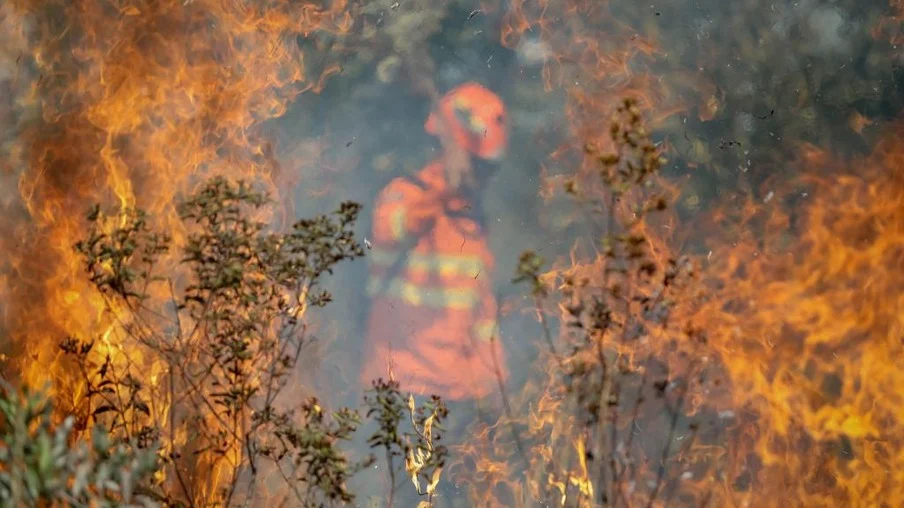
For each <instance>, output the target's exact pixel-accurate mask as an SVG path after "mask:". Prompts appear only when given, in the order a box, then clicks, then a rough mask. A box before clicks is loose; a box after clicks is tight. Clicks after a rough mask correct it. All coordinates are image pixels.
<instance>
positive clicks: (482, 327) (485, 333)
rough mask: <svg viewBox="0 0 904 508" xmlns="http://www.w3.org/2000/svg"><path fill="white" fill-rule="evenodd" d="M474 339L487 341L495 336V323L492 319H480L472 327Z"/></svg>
mask: <svg viewBox="0 0 904 508" xmlns="http://www.w3.org/2000/svg"><path fill="white" fill-rule="evenodd" d="M471 330H472V333H473V334H474V338H475V339H477V340H480V341H488V340H490V339H492V338H493V336H494V335H495V334H496V321H495V320H493V319H481V320H479V321H477V322H476V323H474V326H473V327H472V329H471Z"/></svg>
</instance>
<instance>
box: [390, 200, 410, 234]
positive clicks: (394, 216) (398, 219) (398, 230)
mask: <svg viewBox="0 0 904 508" xmlns="http://www.w3.org/2000/svg"><path fill="white" fill-rule="evenodd" d="M389 233H390V234H391V235H392V239H393V240H401V239H403V238H405V233H406V231H405V207H404V206H401V205H400V206H397V207H396V208H395V209H394V210H393V211H392V213H391V214H390V215H389Z"/></svg>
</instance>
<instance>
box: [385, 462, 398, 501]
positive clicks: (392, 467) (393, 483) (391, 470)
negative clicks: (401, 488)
mask: <svg viewBox="0 0 904 508" xmlns="http://www.w3.org/2000/svg"><path fill="white" fill-rule="evenodd" d="M386 464H387V466H388V469H389V508H392V507H393V506H394V502H395V490H396V475H395V465H394V464H393V461H392V450H391V449H389V448H386Z"/></svg>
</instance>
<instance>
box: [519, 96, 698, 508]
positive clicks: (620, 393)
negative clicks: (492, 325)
mask: <svg viewBox="0 0 904 508" xmlns="http://www.w3.org/2000/svg"><path fill="white" fill-rule="evenodd" d="M608 138H609V139H608V140H607V141H609V142H610V143H609V144H608V145H607V146H611V147H612V148H611V151H607V152H605V153H600V151H599V150H598V149H597V148H596V147H592V146H588V147H587V150H586V152H587V154H588V156H590V157H591V159H592V160H593V164H594V166H595V170H594V171H593V172H592V173H591V174H590V175H589V178H583V179H581V178H579V177H578V178H574V179H571V180H569V181H567V182H566V184H565V188H566V191H567V192H568V193H569V194H572V195H573V196H574V197H575V198H576V199H577V201H578V203H579V204H580V205H581V206H582V207H586V208H587V209H588V210H589V212H590V213H591V215H592V216H594V217H598V218H600V219H601V220H600V221H599V222H600V223H603V224H604V225H605V228H606V229H605V231H603V232H602V233H600V236H599V237H597V238H594V239H593V240H594V243H596V244H597V245H598V246H599V248H598V250H597V255H596V258H595V259H592V260H591V261H589V262H587V263H586V264H579V265H576V266H574V267H569V268H568V269H564V270H552V271H551V272H546V271H545V270H544V269H543V260H542V259H541V258H540V257H539V256H538V255H537V254H536V253H534V252H532V251H528V252H525V253H524V254H523V255H522V256H521V259H520V262H519V265H518V267H517V273H516V277H515V279H514V281H515V282H524V283H528V284H530V286H531V292H532V294H533V296H534V298H535V302H536V305H537V314H538V315H539V316H541V325H542V326H543V329H544V334H545V338H546V344H547V346H548V348H549V352H548V353H549V354H548V356H547V358H546V360H544V362H546V364H547V366H546V367H544V370H545V371H548V372H551V373H552V379H551V381H550V385H549V386H547V387H546V388H545V390H546V391H545V395H551V396H552V398H553V400H556V401H557V404H559V405H560V406H559V411H560V415H561V416H560V418H561V420H559V419H557V421H556V422H552V424H550V425H546V426H542V427H540V426H537V427H535V429H534V431H533V432H532V435H531V436H530V438H531V439H530V441H531V442H532V443H534V450H533V452H532V454H541V455H544V456H549V457H550V458H551V460H550V462H549V463H546V464H539V463H535V467H534V469H535V470H534V471H532V473H533V474H534V476H533V480H532V486H533V490H534V495H535V496H536V498H537V499H540V500H544V501H545V502H556V501H557V500H558V501H559V502H561V503H563V504H565V503H567V504H568V505H576V506H586V505H602V506H621V505H631V506H634V505H641V506H643V505H647V506H652V505H653V503H654V502H655V500H656V499H657V497H659V496H662V495H663V492H662V491H663V482H664V481H665V479H666V478H667V476H666V471H667V469H668V467H669V466H668V461H669V459H670V458H671V457H672V455H673V454H674V452H675V451H676V450H675V449H674V448H673V441H674V439H673V438H674V437H675V432H676V428H677V425H678V422H679V419H680V418H681V417H682V416H683V401H684V397H685V394H686V393H687V390H688V389H689V383H691V380H692V379H695V376H694V372H695V371H696V370H697V368H696V366H694V365H693V360H691V365H690V367H689V368H688V369H684V370H683V371H682V372H679V373H675V374H673V373H670V372H669V371H668V368H667V366H666V365H667V364H666V363H665V362H666V361H667V360H666V359H664V358H661V357H660V353H661V348H659V347H657V346H656V345H657V344H662V343H664V342H666V341H676V340H678V341H681V342H684V343H691V344H692V343H695V342H698V341H699V340H700V339H701V336H700V335H699V333H698V332H697V331H695V330H693V329H691V328H686V327H685V328H682V327H679V326H676V325H675V323H674V320H675V318H674V316H673V312H672V311H673V308H674V307H675V306H676V305H677V304H678V303H679V302H681V303H682V304H683V305H687V304H689V303H690V302H691V301H692V296H693V295H692V293H689V292H688V289H689V288H690V284H691V283H692V281H693V279H694V277H695V270H694V267H693V265H692V264H691V263H690V262H689V261H688V260H685V259H671V258H664V257H663V249H660V248H659V245H657V244H656V242H655V239H654V238H651V237H649V236H648V235H647V234H646V227H648V225H649V224H650V223H651V222H652V221H654V220H655V218H654V217H652V215H653V214H657V213H661V212H663V211H664V210H665V209H666V208H667V201H668V197H667V196H666V195H665V193H664V191H663V189H662V188H660V187H659V186H658V185H657V180H656V178H657V173H658V171H659V170H660V168H661V166H662V163H663V159H662V158H661V155H660V151H659V149H658V148H657V147H656V145H655V144H654V143H653V142H652V141H651V139H650V133H649V131H647V129H646V128H645V126H644V125H643V120H642V117H641V113H640V111H639V109H638V105H637V104H636V102H635V101H633V100H631V99H627V100H625V101H624V102H623V103H622V104H621V105H620V106H619V107H618V108H617V110H616V111H615V113H614V115H613V118H612V121H611V124H610V130H609V135H608ZM598 196H602V197H603V198H602V201H600V199H599V198H598ZM553 277H554V280H555V281H556V282H557V283H558V284H559V286H558V289H559V291H560V294H561V297H560V298H561V299H560V300H559V301H558V302H557V303H558V305H557V307H558V308H560V309H563V314H564V315H563V321H564V323H563V325H564V326H563V331H562V333H561V337H559V338H558V339H559V340H556V338H555V337H553V335H552V332H551V331H550V329H549V324H548V323H547V321H546V318H545V315H546V314H547V311H546V309H545V303H544V302H545V301H546V300H547V299H548V298H549V297H550V294H551V290H550V288H549V287H548V283H547V282H548V281H549V280H551V279H552V278H553ZM676 374H677V375H676ZM651 395H652V396H651ZM537 396H538V395H534V397H537ZM648 398H656V399H658V400H659V401H660V403H661V404H662V408H663V409H664V410H665V411H666V412H667V414H668V415H669V424H668V425H667V435H666V438H665V439H664V440H663V441H661V442H660V445H661V448H662V449H661V452H660V453H661V456H660V457H659V458H660V460H659V463H660V466H659V467H657V468H654V470H652V471H650V470H647V469H645V467H644V465H643V464H640V463H638V461H637V460H636V457H638V456H642V455H644V453H640V452H639V450H638V449H637V447H638V443H637V442H636V436H637V435H638V432H637V429H639V417H640V416H641V415H642V414H643V413H642V407H644V403H645V402H647V399H648ZM563 421H564V422H565V423H563ZM692 425H693V424H692ZM567 428H570V429H571V430H569V431H564V432H563V429H567ZM693 441H694V440H693V438H691V439H689V440H687V441H685V443H684V445H685V446H689V445H690V443H692V442H693ZM574 443H577V444H574ZM642 480H645V481H642ZM643 486H647V487H643Z"/></svg>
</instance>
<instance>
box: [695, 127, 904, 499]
mask: <svg viewBox="0 0 904 508" xmlns="http://www.w3.org/2000/svg"><path fill="white" fill-rule="evenodd" d="M902 127H904V124H902V123H900V122H898V123H895V124H892V125H889V126H886V127H885V130H886V132H885V134H884V136H883V138H882V139H881V140H880V141H879V143H878V144H877V145H876V147H875V149H874V152H873V154H872V155H871V156H869V157H868V158H865V159H862V160H857V161H852V163H851V164H850V165H849V166H846V165H845V164H844V163H841V162H829V161H831V158H829V157H828V155H829V154H825V153H821V154H820V153H814V149H813V148H809V149H807V150H804V153H805V161H819V162H822V164H820V165H818V166H812V165H807V163H806V162H803V165H804V167H805V168H806V173H805V174H806V176H805V177H803V178H802V182H800V183H798V184H796V185H795V186H794V187H797V188H798V190H795V192H794V193H793V194H792V193H790V192H789V193H787V194H786V195H785V196H784V199H786V200H787V201H788V202H796V203H795V207H796V208H797V210H794V209H791V210H793V211H786V210H784V209H783V208H782V207H781V206H780V205H779V204H778V203H773V204H772V205H771V206H770V204H766V205H760V206H758V207H756V208H753V207H751V208H749V210H750V211H752V212H753V213H752V215H750V216H749V217H746V218H745V222H744V223H742V225H741V228H742V232H741V233H738V238H737V239H738V242H737V247H732V246H731V243H730V242H729V243H728V244H727V245H728V246H727V247H726V244H725V243H724V242H723V243H722V245H721V246H717V245H713V246H712V248H713V254H712V260H713V266H712V271H713V272H714V273H715V274H717V275H716V277H715V278H716V279H717V280H718V281H719V284H718V286H721V288H720V289H719V290H717V291H715V295H714V298H713V300H712V302H711V303H710V304H709V305H707V306H706V307H705V309H704V310H703V311H702V312H701V314H700V315H699V318H700V319H701V322H704V323H707V324H708V325H707V327H708V329H710V330H713V332H714V333H712V334H711V335H710V339H711V344H712V345H713V347H714V348H715V350H716V351H717V352H718V353H719V357H720V359H721V361H722V363H723V365H724V367H725V369H726V372H727V374H728V377H729V378H730V380H731V384H732V389H731V391H730V397H729V398H728V399H727V400H725V401H720V402H722V403H725V404H727V406H730V407H732V408H734V409H735V410H736V411H737V412H738V413H739V414H740V413H741V412H743V413H745V414H747V415H749V417H748V418H745V419H744V420H745V421H743V422H739V424H738V427H737V428H736V429H733V430H732V433H733V434H734V436H733V438H732V439H733V442H731V445H730V446H728V447H727V451H728V453H729V455H730V456H731V457H730V458H725V459H721V460H727V461H728V462H729V463H732V461H734V463H732V464H731V466H730V467H731V469H732V470H735V471H739V474H740V475H741V476H745V477H746V478H747V480H745V481H749V482H750V485H749V487H748V488H747V489H744V490H746V491H747V492H743V493H742V492H735V493H734V494H732V497H733V496H738V497H742V498H746V499H747V500H749V501H750V502H751V503H756V504H759V503H763V502H766V503H767V504H768V502H769V501H768V500H770V499H775V500H778V499H782V498H784V499H788V498H791V499H795V500H797V501H799V502H800V503H801V504H806V505H808V506H810V505H813V506H829V505H837V504H838V503H843V504H852V505H858V506H870V505H882V504H889V503H890V504H892V505H893V504H896V503H897V502H900V500H901V497H902V495H904V491H902V489H901V487H900V485H901V483H900V482H901V473H900V469H901V465H902V463H904V455H902V454H901V449H902V444H904V443H902V442H901V438H900V435H901V432H900V431H901V427H900V426H901V424H900V422H901V417H902V412H904V398H902V397H901V396H900V395H899V394H898V392H897V391H895V390H893V389H892V387H893V386H898V383H901V382H902V370H901V362H900V361H899V358H900V355H901V353H902V352H904V343H902V341H901V337H900V332H901V327H902V320H901V319H902V318H901V309H902V307H901V300H900V297H899V295H898V293H899V291H898V287H899V285H900V284H901V283H902V280H901V276H900V273H901V264H902V260H904V250H902V249H904V243H902V242H904V215H902V212H904V208H902V206H901V205H902V203H904V180H902V179H901V176H902V175H901V168H902V167H904V166H902V162H904V142H902V141H904V138H902V133H904V130H902ZM802 184H806V186H804V185H802ZM794 187H789V188H794ZM799 189H807V190H799ZM750 226H753V228H752V230H749V231H743V230H744V229H747V228H748V227H750ZM764 233H765V239H763V240H761V241H759V242H756V241H754V238H757V237H758V235H763V234H764ZM718 286H717V287H718ZM753 457H756V459H755V460H754V461H751V459H752V458H753ZM721 460H720V462H721ZM737 480H738V479H737V478H734V479H732V478H728V479H726V481H727V482H733V481H737ZM723 492H731V491H723ZM721 496H722V494H716V498H719V497H721Z"/></svg>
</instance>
